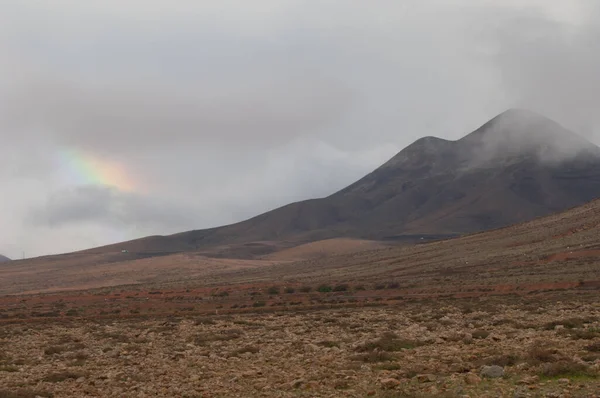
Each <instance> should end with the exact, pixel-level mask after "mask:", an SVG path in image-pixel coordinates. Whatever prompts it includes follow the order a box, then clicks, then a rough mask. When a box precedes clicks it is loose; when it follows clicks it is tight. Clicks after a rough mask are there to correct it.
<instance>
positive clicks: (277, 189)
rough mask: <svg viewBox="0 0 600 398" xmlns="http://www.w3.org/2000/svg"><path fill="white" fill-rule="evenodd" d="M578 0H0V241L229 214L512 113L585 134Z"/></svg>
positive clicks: (103, 232)
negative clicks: (531, 113)
mask: <svg viewBox="0 0 600 398" xmlns="http://www.w3.org/2000/svg"><path fill="white" fill-rule="evenodd" d="M599 21H600V7H599V6H598V2H597V1H594V0H589V1H586V0H570V1H564V0H512V1H507V0H405V1H397V0H374V1H370V2H366V1H363V0H319V1H316V0H315V1H312V0H254V1H247V0H220V1H204V0H171V1H166V0H103V1H100V0H87V1H81V0H52V1H43V0H1V1H0V139H1V145H0V181H1V183H2V191H1V192H2V193H1V195H0V205H1V207H0V253H2V254H5V255H7V256H10V257H17V258H18V257H21V253H22V252H23V251H24V252H25V255H26V256H28V257H30V256H37V255H42V254H50V253H59V252H65V251H71V250H76V249H83V248H88V247H92V246H97V245H101V244H107V243H112V242H116V241H121V240H125V239H132V238H135V237H141V236H145V235H151V234H168V233H174V232H180V231H184V230H189V229H198V228H205V227H212V226H217V225H221V224H225V223H231V222H234V221H239V220H242V219H244V218H247V217H250V216H253V215H256V214H258V213H260V212H263V211H266V210H269V209H272V208H274V207H277V206H280V205H284V204H286V203H288V202H291V201H296V200H301V199H306V198H312V197H320V196H324V195H328V194H330V193H333V192H334V191H336V190H338V189H340V188H342V187H344V186H346V185H348V184H349V183H351V182H353V181H354V180H356V179H358V178H360V177H362V176H363V175H364V174H366V173H368V172H370V171H371V170H372V169H374V168H375V167H377V166H379V165H380V164H382V163H383V162H385V161H386V160H388V159H389V158H390V157H391V156H393V155H394V154H395V153H396V152H398V151H399V150H401V149H402V148H403V147H405V146H406V145H408V144H410V143H411V142H412V141H414V140H415V139H417V138H419V137H422V136H427V135H434V136H438V137H443V138H447V139H456V138H459V137H461V136H463V135H465V134H466V133H468V132H470V131H472V130H474V129H475V128H477V127H478V126H479V125H481V124H483V123H484V122H486V121H487V120H488V119H490V118H492V117H493V116H495V115H496V114H498V113H500V112H502V111H504V110H505V109H507V108H510V107H524V108H529V109H532V110H535V111H538V112H540V113H543V114H545V115H546V116H548V117H550V118H553V119H554V120H556V121H558V122H560V123H561V124H563V125H564V126H566V127H568V128H570V129H572V130H574V131H576V132H578V133H580V134H582V135H584V136H586V137H588V138H589V139H590V140H592V141H593V142H595V143H599V139H598V138H600V131H599V128H600V112H598V109H599V105H600V94H599V93H600V77H599V75H598V72H597V71H598V70H600V48H599V47H600V22H599Z"/></svg>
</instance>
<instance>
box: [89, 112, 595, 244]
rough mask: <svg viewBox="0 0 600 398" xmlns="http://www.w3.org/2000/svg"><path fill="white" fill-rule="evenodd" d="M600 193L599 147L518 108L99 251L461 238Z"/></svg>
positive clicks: (520, 220)
mask: <svg viewBox="0 0 600 398" xmlns="http://www.w3.org/2000/svg"><path fill="white" fill-rule="evenodd" d="M599 196H600V148H598V147H597V146H596V145H594V144H592V143H590V142H589V141H587V140H585V139H584V138H582V137H580V136H578V135H577V134H575V133H573V132H571V131H569V130H567V129H565V128H564V127H562V126H560V125H559V124H558V123H556V122H554V121H552V120H551V119H548V118H546V117H544V116H541V115H539V114H537V113H534V112H531V111H527V110H521V109H509V110H507V111H505V112H503V113H501V114H499V115H498V116H496V117H494V118H493V119H491V120H489V121H488V122H486V123H485V124H483V125H481V126H480V127H479V128H478V129H476V130H474V131H472V132H471V133H469V134H467V135H465V136H463V137H462V138H460V139H457V140H454V141H450V140H445V139H442V138H437V137H423V138H420V139H418V140H416V141H415V142H413V143H412V144H410V145H408V146H407V147H406V148H404V149H403V150H401V151H400V152H399V153H397V154H396V155H395V156H393V157H392V158H391V159H389V160H388V161H387V162H385V163H384V164H382V165H381V166H380V167H378V168H377V169H375V170H374V171H373V172H371V173H369V174H367V175H366V176H364V177H363V178H361V179H359V180H358V181H356V182H354V183H353V184H350V185H349V186H348V187H346V188H343V189H341V190H339V191H337V192H334V193H332V194H331V195H329V196H326V197H323V198H318V199H309V200H304V201H299V202H295V203H290V204H288V205H285V206H282V207H279V208H277V209H274V210H271V211H269V212H266V213H263V214H259V215H257V216H255V217H252V218H250V219H247V220H244V221H241V222H238V223H234V224H229V225H225V226H221V227H215V228H209V229H203V230H193V231H186V232H181V233H177V234H173V235H168V236H154V237H147V238H142V239H139V240H134V241H129V242H124V243H119V244H115V245H109V246H105V247H102V248H96V249H92V250H121V249H128V248H129V247H136V248H139V251H148V250H150V249H151V248H152V249H153V250H154V251H197V250H203V249H205V248H208V247H215V246H227V247H229V246H231V245H244V244H248V243H249V242H264V241H281V242H285V244H286V245H287V246H293V245H298V244H302V243H307V242H311V241H316V240H322V239H330V238H339V237H348V238H360V239H371V240H381V239H393V238H394V237H395V238H397V239H399V240H402V239H404V238H406V237H409V236H411V237H414V238H415V239H418V236H419V235H420V236H421V237H423V236H425V237H427V236H456V235H461V234H465V233H473V232H479V231H483V230H487V229H493V228H499V227H503V226H506V225H510V224H514V223H518V222H522V221H527V220H529V219H532V218H535V217H539V216H544V215H547V214H550V213H553V212H557V211H561V210H564V209H567V208H570V207H574V206H577V205H580V204H583V203H586V202H588V201H590V200H592V199H595V198H596V197H599ZM150 242H152V243H150ZM263 254H264V253H263Z"/></svg>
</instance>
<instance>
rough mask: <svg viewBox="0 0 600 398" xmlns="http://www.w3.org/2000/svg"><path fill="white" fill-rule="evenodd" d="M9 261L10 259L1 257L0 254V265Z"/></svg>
mask: <svg viewBox="0 0 600 398" xmlns="http://www.w3.org/2000/svg"><path fill="white" fill-rule="evenodd" d="M8 261H10V258H8V257H6V256H3V255H2V254H0V263H6V262H8Z"/></svg>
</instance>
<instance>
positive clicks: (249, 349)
mask: <svg viewBox="0 0 600 398" xmlns="http://www.w3.org/2000/svg"><path fill="white" fill-rule="evenodd" d="M259 351H260V349H259V348H258V347H256V346H246V347H242V348H239V349H237V350H235V351H232V352H231V353H229V356H230V357H237V356H238V355H242V354H245V353H247V352H249V353H251V354H257V353H258V352H259Z"/></svg>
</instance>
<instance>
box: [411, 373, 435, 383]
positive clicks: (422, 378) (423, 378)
mask: <svg viewBox="0 0 600 398" xmlns="http://www.w3.org/2000/svg"><path fill="white" fill-rule="evenodd" d="M415 379H416V380H417V381H418V382H419V383H429V382H434V381H435V380H436V377H435V376H434V375H432V374H422V375H416V376H415Z"/></svg>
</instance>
